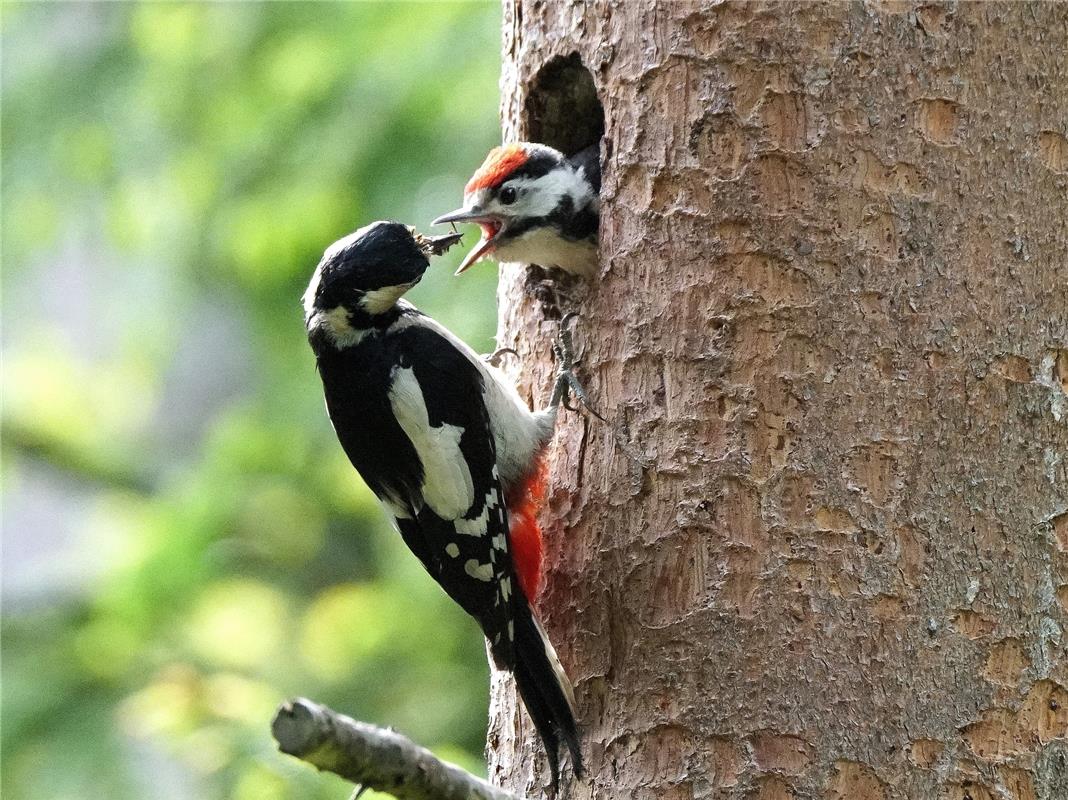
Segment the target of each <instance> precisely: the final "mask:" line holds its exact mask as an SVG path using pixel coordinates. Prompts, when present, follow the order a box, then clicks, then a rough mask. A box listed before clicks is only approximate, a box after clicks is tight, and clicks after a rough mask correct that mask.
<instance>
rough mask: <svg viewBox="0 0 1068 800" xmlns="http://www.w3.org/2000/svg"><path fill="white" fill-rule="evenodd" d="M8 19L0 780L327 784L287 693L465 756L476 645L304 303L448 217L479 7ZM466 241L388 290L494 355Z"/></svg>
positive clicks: (314, 793)
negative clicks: (330, 368) (283, 736)
mask: <svg viewBox="0 0 1068 800" xmlns="http://www.w3.org/2000/svg"><path fill="white" fill-rule="evenodd" d="M2 14H3V15H2V19H0V25H2V35H3V43H2V44H3V48H2V59H3V60H2V78H3V82H2V111H3V120H2V121H3V127H2V153H3V164H2V182H0V194H2V253H0V255H2V263H3V358H4V405H3V431H2V432H3V473H2V478H3V579H4V580H3V610H4V614H3V628H2V637H3V639H2V644H3V685H2V691H3V729H2V745H3V761H4V763H3V769H2V786H0V791H2V794H3V796H4V798H5V799H6V800H22V799H23V798H26V799H27V800H29V799H30V798H32V799H33V800H47V799H49V798H71V799H72V800H73V799H74V798H78V799H79V800H80V798H85V797H106V798H111V799H114V800H121V798H145V797H152V798H164V799H166V798H183V799H184V798H190V799H192V798H196V799H197V800H200V799H202V798H234V800H253V798H255V799H256V800H275V799H276V798H301V799H302V800H307V799H309V798H344V797H347V794H348V792H349V791H350V790H351V786H349V785H347V784H345V783H343V782H342V781H341V780H339V779H335V778H332V777H331V776H328V775H319V774H317V773H315V772H314V771H313V770H311V769H310V768H308V767H306V766H304V765H303V764H301V763H299V762H296V761H293V760H291V759H288V758H286V757H284V756H281V755H279V754H277V753H276V752H275V749H274V745H273V741H272V740H271V738H270V735H269V721H270V719H271V716H272V713H273V710H274V708H275V706H276V704H277V703H278V702H279V701H281V700H282V699H284V698H286V697H289V696H292V695H296V694H304V695H307V696H310V697H313V698H315V699H317V700H320V701H322V702H325V703H328V704H330V705H332V706H334V707H335V708H337V709H339V710H342V711H344V712H346V713H349V714H351V715H353V716H356V717H358V718H361V719H364V720H368V721H371V722H375V723H379V724H383V725H393V726H395V727H396V728H398V729H399V730H401V731H403V732H405V733H407V734H409V735H410V736H412V737H413V738H414V739H416V740H417V741H419V742H421V743H424V744H426V745H427V746H430V747H432V748H433V749H435V750H436V751H437V752H438V753H440V754H442V755H443V756H444V757H446V758H449V759H451V760H455V761H458V762H460V763H461V764H463V765H464V766H465V767H467V768H469V769H473V770H475V771H479V770H480V769H481V767H480V766H479V765H480V763H481V751H482V745H483V736H484V729H485V719H486V695H487V675H488V673H487V667H486V659H485V653H484V648H483V643H482V639H481V636H480V635H479V633H478V630H477V628H476V627H475V625H474V624H473V623H471V622H469V621H468V620H467V619H466V617H464V615H463V614H462V613H461V612H459V611H458V610H457V609H456V608H454V607H453V606H452V605H451V603H449V602H448V600H447V599H446V598H445V596H444V594H443V593H442V592H441V591H440V590H439V589H438V588H437V587H436V586H435V585H434V584H433V583H432V582H431V581H430V579H429V578H427V577H426V576H425V574H424V573H423V572H422V569H421V567H419V566H418V564H417V562H416V561H415V559H414V558H413V557H412V556H411V555H410V554H409V553H408V552H407V551H406V550H405V549H404V547H403V544H402V543H401V541H400V539H399V537H397V536H396V535H395V534H394V533H393V532H392V530H391V529H389V528H388V527H387V525H386V524H385V523H384V521H383V519H382V516H381V514H380V513H379V510H378V507H377V505H376V503H375V501H374V498H373V497H372V496H371V495H370V493H369V492H368V491H367V489H366V488H365V487H364V486H363V484H362V482H361V481H360V480H359V478H358V477H357V476H356V475H355V473H354V472H353V471H352V469H351V467H350V466H349V464H348V463H347V461H346V460H345V458H344V456H343V454H342V452H341V450H340V448H339V447H338V445H337V443H336V441H335V439H334V436H333V432H332V431H331V429H330V426H329V423H328V422H327V419H326V416H325V413H324V410H323V402H322V395H321V389H320V385H319V381H318V378H317V377H316V375H315V372H314V368H313V362H312V358H311V354H310V351H309V350H308V347H307V344H306V341H305V339H304V330H303V326H302V318H301V310H300V305H299V298H300V295H301V294H302V292H303V289H304V287H305V285H306V283H307V280H308V278H309V277H310V275H311V271H312V269H313V268H314V266H315V264H316V262H317V261H318V258H319V255H320V254H321V253H322V251H323V249H324V248H325V247H326V245H328V244H329V243H330V242H332V241H333V240H335V239H337V238H339V237H341V236H342V235H344V234H346V233H348V232H349V231H351V230H353V229H355V228H356V227H359V226H360V225H363V224H365V223H367V222H368V221H370V220H373V219H380V218H396V219H401V220H404V221H408V222H410V223H413V224H416V225H419V226H424V227H425V226H426V225H427V223H428V222H429V220H430V219H432V218H433V217H434V216H435V215H436V214H438V213H441V212H443V211H445V210H448V209H451V208H453V207H455V206H456V205H458V203H459V200H460V193H461V190H462V186H463V184H464V181H465V179H466V177H467V175H468V174H469V173H470V172H471V171H472V170H473V168H474V167H475V166H477V165H478V163H480V161H481V159H482V157H483V155H484V154H485V151H486V150H487V149H488V148H489V147H491V146H492V145H493V144H495V143H496V142H497V139H498V130H499V128H498V123H497V77H498V72H499V24H500V18H499V9H498V6H497V5H496V4H493V3H489V4H474V3H432V4H430V3H426V4H408V3H403V4H373V3H367V4H341V3H337V4H289V3H271V4H221V3H220V4H171V3H166V4H144V5H126V4H121V5H120V4H16V3H10V2H6V3H4V6H3V9H2ZM472 239H473V237H472ZM470 244H471V241H469V242H468V246H470ZM461 255H462V253H460V252H456V251H454V252H453V253H452V254H450V256H449V257H448V258H446V259H443V260H442V261H441V262H438V264H437V266H436V268H434V269H432V270H431V272H430V273H429V274H428V276H427V278H426V279H425V280H424V281H423V283H422V284H421V285H420V286H419V287H417V288H416V290H414V291H413V292H412V294H411V296H412V299H413V300H414V301H415V302H416V303H417V304H418V305H420V306H422V307H423V308H425V309H426V310H428V311H429V312H430V313H431V314H433V315H434V316H436V317H438V318H439V319H440V320H442V321H443V322H444V323H445V324H446V325H448V326H450V327H452V328H453V329H454V330H456V331H457V332H458V333H459V334H460V335H461V336H463V337H464V338H466V339H467V341H469V342H470V343H471V344H472V345H473V346H474V347H475V348H476V349H480V350H483V351H486V350H490V349H492V346H493V341H492V332H493V329H494V297H493V294H494V287H495V285H496V272H495V270H493V269H492V268H491V267H483V268H481V269H476V270H472V271H471V272H470V273H468V274H467V275H466V276H465V278H464V279H462V280H460V279H456V280H453V279H452V278H451V274H452V270H453V269H454V268H455V265H456V262H457V261H458V260H459V258H460V257H461ZM370 796H371V795H370V794H368V795H365V797H370Z"/></svg>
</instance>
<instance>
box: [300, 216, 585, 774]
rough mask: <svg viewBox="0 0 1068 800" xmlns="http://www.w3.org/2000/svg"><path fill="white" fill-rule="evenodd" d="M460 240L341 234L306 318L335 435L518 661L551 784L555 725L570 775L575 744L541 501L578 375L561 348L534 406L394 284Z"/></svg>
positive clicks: (376, 232) (442, 574) (503, 658)
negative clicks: (549, 627)
mask: <svg viewBox="0 0 1068 800" xmlns="http://www.w3.org/2000/svg"><path fill="white" fill-rule="evenodd" d="M459 239H460V235H459V234H449V235H447V236H435V237H424V236H420V235H419V234H417V233H415V232H414V231H413V230H412V229H411V228H409V227H406V226H404V225H401V224H400V223H397V222H374V223H372V224H370V225H368V226H366V227H364V228H361V229H360V230H358V231H356V232H355V233H353V234H350V235H349V236H346V237H345V238H343V239H341V240H339V241H337V242H335V243H334V244H332V245H331V246H330V247H329V248H327V250H326V252H325V253H324V254H323V257H322V260H321V261H320V262H319V265H318V266H317V267H316V269H315V273H314V275H313V276H312V279H311V283H310V284H309V285H308V290H307V291H306V292H305V294H304V314H305V325H306V327H307V330H308V341H309V342H310V344H311V347H312V350H313V351H314V353H315V358H316V361H317V364H318V368H319V375H320V377H321V378H322V381H323V390H324V393H325V395H326V407H327V412H328V413H329V415H330V420H331V422H332V423H333V425H334V430H335V432H336V433H337V437H338V440H339V441H340V442H341V446H342V448H343V449H344V451H345V453H346V455H347V456H348V457H349V460H350V461H351V462H352V465H353V466H354V467H355V468H356V470H357V471H358V472H359V473H360V475H361V476H362V477H363V479H364V481H366V483H367V485H368V486H369V487H370V488H371V490H372V491H373V492H374V493H375V495H376V496H377V497H378V499H379V501H380V502H381V505H382V507H383V509H384V510H385V511H386V513H387V514H388V515H389V516H390V518H391V520H392V521H393V524H394V526H395V527H396V528H397V530H398V531H399V532H400V534H401V537H402V538H403V539H404V542H405V544H407V545H408V547H409V548H410V549H411V551H412V552H413V553H414V554H415V555H416V556H417V557H418V558H419V560H420V561H421V562H422V563H423V566H424V567H425V568H426V570H427V571H428V572H429V573H430V575H431V577H433V578H434V580H436V581H437V582H438V583H439V584H440V585H441V587H442V588H443V589H444V590H445V592H446V593H447V594H448V595H449V597H451V598H452V599H453V600H454V601H456V602H457V603H459V604H460V606H461V607H462V608H463V609H464V611H466V612H467V613H468V614H470V615H471V616H473V617H474V618H475V619H476V620H477V621H478V624H479V625H480V626H481V628H482V631H483V633H485V635H486V639H487V640H488V643H489V650H490V653H491V655H492V657H493V661H494V662H495V664H496V665H497V667H498V668H500V669H506V670H509V671H511V672H512V673H514V675H515V680H516V685H517V686H518V688H519V694H520V695H521V696H522V698H523V702H524V704H525V705H526V708H527V711H528V712H529V713H530V717H531V719H532V720H533V721H534V726H535V728H536V729H537V731H538V734H539V735H540V737H541V739H542V741H543V743H544V744H545V750H546V753H547V755H548V759H549V766H550V770H551V773H552V779H553V785H554V786H555V785H556V784H557V780H558V774H559V767H558V750H559V745H560V742H561V740H562V741H563V742H564V743H565V744H566V745H567V748H568V750H569V751H570V753H571V762H572V765H573V767H574V770H575V773H576V774H578V773H580V772H581V770H582V755H581V752H580V750H579V737H578V731H577V728H576V725H575V716H574V713H575V712H574V708H575V706H574V694H573V692H572V688H571V683H570V681H569V680H568V678H567V675H566V674H565V673H564V670H563V667H562V666H561V665H560V661H559V659H558V658H557V656H556V652H555V651H554V650H553V647H552V645H551V644H550V643H549V640H548V638H547V637H546V635H545V631H544V629H543V628H542V627H541V625H540V624H539V622H538V620H537V619H536V618H535V617H534V615H533V613H532V611H531V606H532V605H533V603H534V600H535V598H536V596H537V594H538V590H539V588H540V581H541V559H542V540H541V531H540V530H539V528H538V523H537V520H536V512H537V509H538V506H539V503H540V502H541V499H542V496H543V494H544V491H545V465H544V455H543V454H544V451H545V446H546V444H547V442H548V440H549V438H550V436H551V435H552V431H553V427H554V425H555V421H556V413H557V408H558V406H559V404H560V402H561V400H562V399H563V398H564V397H565V395H566V394H567V392H568V387H569V386H573V385H574V386H577V384H575V383H574V381H575V379H574V378H573V376H571V374H570V360H569V357H567V354H566V353H563V354H562V355H563V356H564V358H563V362H564V367H565V369H564V370H562V371H561V374H560V375H559V377H558V379H557V382H556V386H555V387H554V391H553V396H552V400H551V401H550V403H549V406H548V407H547V408H546V409H545V410H543V411H539V412H536V413H532V412H531V411H530V410H529V409H528V408H527V406H526V404H525V403H524V402H523V401H522V399H521V398H520V397H519V394H518V392H517V391H516V389H515V387H514V386H513V385H512V384H511V383H510V382H509V381H508V380H507V379H506V378H505V377H504V376H503V375H502V374H501V373H500V372H498V371H497V370H496V369H495V368H494V367H492V366H490V365H489V364H487V363H486V362H485V361H483V359H482V358H480V357H479V356H478V355H476V354H475V352H474V351H473V350H471V348H469V347H468V346H467V345H466V344H464V343H463V342H461V341H460V340H459V339H457V338H456V337H455V336H454V335H453V334H452V333H450V332H449V331H448V330H446V329H445V328H444V327H442V326H441V325H439V324H438V323H436V322H435V321H434V320H432V319H430V318H429V317H427V316H425V315H424V314H422V313H421V312H419V311H418V310H417V309H416V308H415V307H414V306H413V305H411V304H410V303H409V302H407V301H406V300H403V299H401V298H402V296H403V295H404V293H405V292H406V291H408V290H409V289H410V288H411V287H412V286H414V285H415V284H416V283H418V282H419V280H420V278H422V276H423V273H424V271H425V270H426V269H427V267H428V266H429V264H430V261H429V258H430V256H434V255H440V254H441V253H443V252H444V251H445V250H447V249H448V248H449V247H450V246H451V245H453V244H455V243H456V242H457V241H459ZM557 352H558V355H560V354H561V352H562V351H560V350H558V351H557Z"/></svg>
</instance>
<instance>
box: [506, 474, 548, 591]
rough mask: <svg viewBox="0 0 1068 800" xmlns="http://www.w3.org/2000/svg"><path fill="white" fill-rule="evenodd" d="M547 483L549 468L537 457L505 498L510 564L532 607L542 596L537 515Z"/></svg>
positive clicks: (540, 554)
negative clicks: (539, 596)
mask: <svg viewBox="0 0 1068 800" xmlns="http://www.w3.org/2000/svg"><path fill="white" fill-rule="evenodd" d="M547 482H548V468H547V467H546V465H545V459H544V458H540V457H539V458H538V460H537V463H536V464H535V466H534V469H533V470H532V471H531V473H530V474H529V475H528V476H527V477H526V478H524V479H523V480H522V481H520V482H519V483H518V484H516V485H515V486H514V487H513V488H512V489H511V490H510V491H509V492H508V496H507V498H506V502H507V504H508V528H509V537H508V538H509V542H510V544H511V549H512V564H513V565H514V566H515V572H516V577H517V578H518V579H519V588H521V589H522V590H523V595H524V596H525V597H526V598H527V602H528V603H530V604H532V605H533V603H534V601H536V600H537V599H538V594H539V593H540V592H541V560H542V556H543V555H544V548H543V543H542V539H541V527H540V526H539V525H538V511H540V510H541V505H542V503H543V502H544V500H545V490H546V486H547Z"/></svg>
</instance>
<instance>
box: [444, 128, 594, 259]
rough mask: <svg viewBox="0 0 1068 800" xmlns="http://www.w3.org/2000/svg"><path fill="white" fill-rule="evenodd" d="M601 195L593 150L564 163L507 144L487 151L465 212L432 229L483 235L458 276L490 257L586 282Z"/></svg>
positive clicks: (467, 191)
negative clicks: (474, 227) (472, 226)
mask: <svg viewBox="0 0 1068 800" xmlns="http://www.w3.org/2000/svg"><path fill="white" fill-rule="evenodd" d="M600 191H601V164H600V151H599V148H598V146H597V145H593V146H592V147H588V148H586V149H585V150H582V151H581V152H579V153H578V154H577V155H575V156H572V157H571V158H566V157H565V156H564V155H563V153H561V152H560V151H558V150H554V149H553V148H551V147H547V146H546V145H543V144H531V143H529V142H518V143H516V144H506V145H504V146H503V147H495V148H494V149H493V150H491V151H490V152H489V155H488V156H486V160H485V161H484V162H483V164H482V166H481V167H479V168H478V170H477V171H476V172H475V174H474V175H473V176H471V180H469V181H468V182H467V186H465V187H464V205H463V208H459V209H457V210H456V211H450V212H449V213H448V214H443V215H442V216H440V217H438V218H437V219H436V220H434V222H433V224H434V225H437V224H439V223H443V222H473V223H476V224H478V225H479V226H480V227H481V228H482V238H481V240H480V241H479V243H478V245H477V246H476V247H475V249H474V250H472V251H471V252H470V253H468V254H467V256H466V258H464V260H463V262H462V263H461V264H460V268H459V269H458V270H456V273H457V274H459V273H461V272H463V271H464V270H466V269H467V268H468V267H470V266H471V265H472V264H474V263H475V262H476V261H478V260H479V259H481V258H483V257H485V256H492V257H493V258H495V259H496V260H498V261H522V262H525V263H529V264H539V265H540V266H543V267H559V268H560V269H562V270H565V271H567V272H571V273H574V274H576V275H580V276H583V277H589V276H590V275H592V274H593V272H594V270H595V269H596V268H597V228H598V223H599V220H600V214H601V207H600V200H598V193H599V192H600Z"/></svg>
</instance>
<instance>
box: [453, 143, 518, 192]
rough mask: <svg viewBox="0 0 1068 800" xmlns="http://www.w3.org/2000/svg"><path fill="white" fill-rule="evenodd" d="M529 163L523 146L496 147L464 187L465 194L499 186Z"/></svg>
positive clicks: (507, 145)
mask: <svg viewBox="0 0 1068 800" xmlns="http://www.w3.org/2000/svg"><path fill="white" fill-rule="evenodd" d="M526 161H527V151H526V150H524V149H523V145H521V144H506V145H503V146H501V147H494V148H493V149H492V150H490V151H489V155H488V156H486V160H485V161H483V162H482V166H481V167H479V168H478V169H477V170H476V171H475V174H474V175H472V176H471V180H469V181H468V182H467V186H465V187H464V194H470V193H471V192H474V191H476V190H478V189H491V188H493V187H494V186H499V185H500V184H501V183H503V182H504V179H505V178H507V177H508V176H509V175H511V174H512V173H513V172H515V171H516V170H517V169H519V168H520V167H521V166H523V164H525V163H526Z"/></svg>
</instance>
